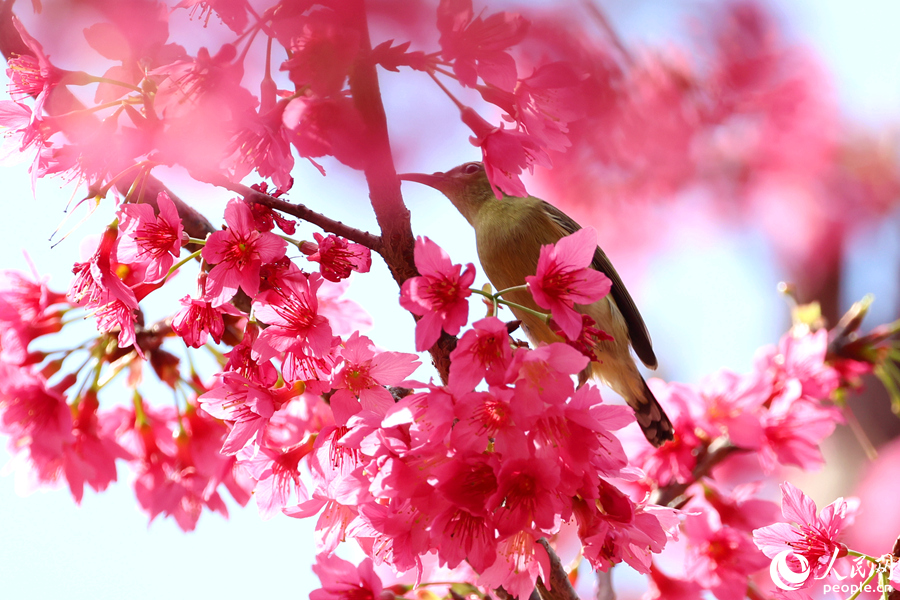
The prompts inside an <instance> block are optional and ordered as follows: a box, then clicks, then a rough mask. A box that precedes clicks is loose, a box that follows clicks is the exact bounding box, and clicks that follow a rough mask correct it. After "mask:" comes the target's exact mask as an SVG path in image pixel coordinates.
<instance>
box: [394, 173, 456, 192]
mask: <svg viewBox="0 0 900 600" xmlns="http://www.w3.org/2000/svg"><path fill="white" fill-rule="evenodd" d="M397 177H398V178H399V179H400V180H401V181H415V182H416V183H422V184H425V185H427V186H429V187H433V188H434V189H436V190H440V189H441V184H442V183H443V182H444V181H445V180H446V176H445V174H444V173H441V172H437V173H432V174H431V175H426V174H425V173H401V174H400V175H397Z"/></svg>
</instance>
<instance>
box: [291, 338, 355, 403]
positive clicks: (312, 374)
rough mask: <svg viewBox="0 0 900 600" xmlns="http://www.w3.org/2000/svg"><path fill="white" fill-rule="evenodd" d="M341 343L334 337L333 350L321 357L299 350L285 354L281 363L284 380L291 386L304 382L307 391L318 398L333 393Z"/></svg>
mask: <svg viewBox="0 0 900 600" xmlns="http://www.w3.org/2000/svg"><path fill="white" fill-rule="evenodd" d="M340 342H341V340H340V338H339V337H337V336H335V337H333V338H332V346H331V350H329V351H328V352H325V353H323V354H322V355H321V356H313V355H310V354H304V353H303V352H300V351H297V350H290V351H288V352H285V353H284V358H283V359H282V361H281V375H282V376H283V377H284V380H285V381H286V382H288V383H289V384H293V383H297V382H298V381H302V382H303V385H304V387H305V391H306V392H307V393H310V394H315V395H317V396H321V395H322V394H325V393H327V392H329V391H331V390H332V389H333V387H332V381H331V376H332V371H334V367H335V365H336V364H337V363H338V360H339V358H338V355H337V352H338V347H339V345H340Z"/></svg>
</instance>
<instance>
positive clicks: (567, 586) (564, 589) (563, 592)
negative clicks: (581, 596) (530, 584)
mask: <svg viewBox="0 0 900 600" xmlns="http://www.w3.org/2000/svg"><path fill="white" fill-rule="evenodd" d="M538 543H539V544H540V545H541V546H543V547H544V550H546V551H547V555H548V556H549V557H550V587H549V588H547V587H546V586H545V585H544V582H543V580H542V579H541V578H540V577H538V580H537V583H536V588H537V590H538V593H540V595H541V598H542V599H543V600H578V594H576V593H575V588H573V587H572V582H571V581H569V575H568V574H567V573H566V569H565V567H563V565H562V562H560V560H559V556H557V554H556V552H555V551H554V550H553V547H552V546H551V545H550V542H548V541H547V538H541V539H539V540H538Z"/></svg>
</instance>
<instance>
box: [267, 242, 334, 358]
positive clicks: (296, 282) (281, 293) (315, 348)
mask: <svg viewBox="0 0 900 600" xmlns="http://www.w3.org/2000/svg"><path fill="white" fill-rule="evenodd" d="M270 235H271V234H270ZM321 285H322V277H321V276H320V275H319V274H318V273H313V274H311V275H309V276H307V275H305V274H303V273H300V272H297V273H296V274H294V275H293V276H291V277H288V278H285V279H284V281H283V282H282V286H281V287H279V288H277V289H270V290H266V291H264V292H262V293H261V294H259V296H258V297H257V298H256V300H255V301H254V303H253V311H254V314H255V315H256V317H257V318H258V319H259V320H260V321H262V322H263V323H267V324H268V325H269V327H267V328H266V329H265V330H264V331H263V332H262V333H261V334H260V336H259V339H258V340H257V342H256V344H254V346H253V350H254V352H257V353H259V355H260V357H261V358H260V359H261V360H268V359H270V358H272V357H273V356H277V355H279V354H280V353H282V352H295V353H297V354H300V355H304V356H305V355H311V356H315V357H324V356H325V355H326V354H327V353H328V352H329V350H330V349H331V345H332V344H331V341H332V340H331V338H332V332H331V326H330V325H329V324H328V319H326V318H325V317H324V316H322V315H320V314H319V311H318V309H319V301H318V298H317V297H316V291H317V290H318V289H319V286H321Z"/></svg>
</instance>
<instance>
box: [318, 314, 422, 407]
mask: <svg viewBox="0 0 900 600" xmlns="http://www.w3.org/2000/svg"><path fill="white" fill-rule="evenodd" d="M340 354H341V358H342V359H343V360H344V366H343V368H341V370H340V371H339V372H338V373H337V374H336V375H335V377H334V386H335V389H336V390H337V391H336V392H335V393H334V395H332V396H331V402H332V409H333V410H334V416H335V420H336V421H337V422H338V423H339V424H344V423H346V422H347V420H348V419H349V418H350V417H351V416H352V415H354V414H356V413H357V412H359V411H360V410H365V411H371V412H376V413H378V414H384V413H386V412H387V410H388V409H389V408H390V407H391V406H392V405H393V403H394V399H393V398H392V397H391V394H390V392H388V391H387V390H386V389H385V388H384V386H386V385H398V384H399V383H400V382H401V381H403V380H404V379H406V378H407V377H408V376H409V375H411V374H412V372H413V371H415V370H416V367H418V366H419V361H418V360H417V359H416V355H415V354H406V353H403V352H379V353H376V352H375V348H374V346H373V344H372V340H370V339H369V338H367V337H365V336H361V335H359V332H356V333H354V334H353V335H351V336H350V337H349V338H348V339H347V340H346V341H345V342H344V344H343V348H342V349H341V351H340Z"/></svg>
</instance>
